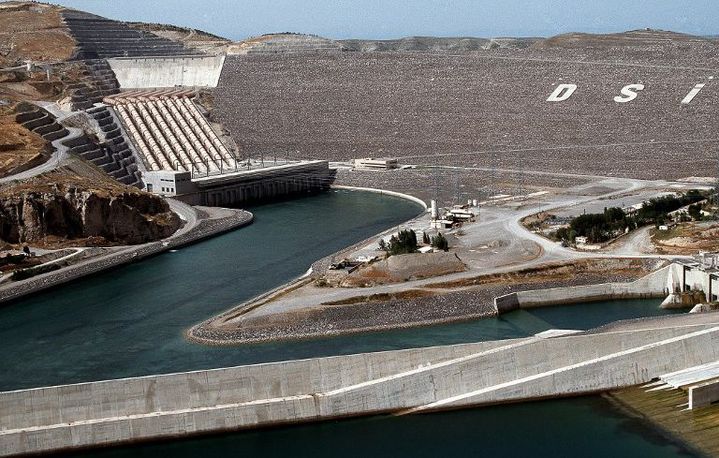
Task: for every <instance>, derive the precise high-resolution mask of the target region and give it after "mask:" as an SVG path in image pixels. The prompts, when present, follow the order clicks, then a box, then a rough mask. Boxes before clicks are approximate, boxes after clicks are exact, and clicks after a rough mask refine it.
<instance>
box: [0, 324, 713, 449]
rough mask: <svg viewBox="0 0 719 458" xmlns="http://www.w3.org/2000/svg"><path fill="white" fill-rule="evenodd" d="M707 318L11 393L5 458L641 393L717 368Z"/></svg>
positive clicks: (4, 422)
mask: <svg viewBox="0 0 719 458" xmlns="http://www.w3.org/2000/svg"><path fill="white" fill-rule="evenodd" d="M707 317H709V315H707V316H705V317H692V318H691V321H690V322H689V323H686V322H681V323H680V324H681V326H676V325H674V324H673V323H674V322H675V321H673V320H666V319H665V320H662V321H660V322H659V323H657V324H656V325H649V326H647V325H644V326H642V327H639V328H637V329H625V330H619V331H614V332H605V333H596V334H580V335H571V336H564V337H555V338H540V337H530V338H525V339H516V340H505V341H493V342H483V343H476V344H464V345H453V346H444V347H430V348H419V349H410V350H398V351H390V352H378V353H367V354H359V355H350V356H339V357H329V358H316V359H308V360H299V361H287V362H279V363H269V364H258V365H251V366H240V367H233V368H224V369H215V370H207V371H197V372H188V373H180V374H170V375H158V376H149V377H137V378H127V379H120V380H108V381H102V382H93V383H82V384H75V385H64V386H55V387H46V388H38V389H30V390H19V391H11V392H4V393H0V455H3V456H9V455H14V454H22V453H31V452H42V451H48V450H58V449H67V448H73V447H88V446H94V445H101V444H104V445H107V444H115V443H122V442H129V441H137V440H149V439H156V438H162V437H173V436H185V435H192V434H200V433H208V432H214V431H223V430H233V429H241V428H252V427H257V426H262V425H271V424H283V423H295V422H303V421H317V420H322V419H329V418H337V417H343V416H358V415H368V414H373V413H382V412H394V413H413V412H418V411H429V410H435V409H446V408H457V407H463V406H470V405H482V404H493V403H501V402H509V401H519V400H526V399H536V398H543V397H550V396H569V395H578V394H583V393H590V392H596V391H601V390H607V389H611V388H616V387H622V386H628V385H635V384H639V383H645V382H648V381H650V380H652V379H653V378H655V377H658V376H659V375H660V374H664V373H667V372H671V371H676V370H681V369H684V368H688V367H691V366H695V365H698V364H706V363H708V362H711V361H716V360H717V359H719V345H717V344H718V343H719V326H717V323H716V321H719V318H714V317H709V318H707ZM681 318H682V319H683V320H686V317H681Z"/></svg>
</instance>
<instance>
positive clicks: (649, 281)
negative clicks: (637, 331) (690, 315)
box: [516, 265, 679, 308]
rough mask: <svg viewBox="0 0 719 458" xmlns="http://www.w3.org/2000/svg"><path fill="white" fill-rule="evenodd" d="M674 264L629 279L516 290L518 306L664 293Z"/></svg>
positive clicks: (668, 290) (666, 293) (662, 294)
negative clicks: (627, 280)
mask: <svg viewBox="0 0 719 458" xmlns="http://www.w3.org/2000/svg"><path fill="white" fill-rule="evenodd" d="M678 268H679V266H677V265H669V266H666V267H663V268H661V269H659V270H657V271H656V272H652V273H650V274H649V275H646V276H645V277H642V278H640V279H639V280H636V281H633V282H630V283H601V284H598V285H582V286H566V287H559V288H548V289H541V290H529V291H520V292H517V298H516V299H517V301H518V303H519V308H533V307H546V306H548V305H559V304H568V303H575V302H588V301H601V300H607V299H631V298H649V297H657V298H658V297H662V298H663V297H666V296H667V295H668V294H669V293H670V292H671V287H670V283H671V274H672V272H674V271H676V270H677V269H678Z"/></svg>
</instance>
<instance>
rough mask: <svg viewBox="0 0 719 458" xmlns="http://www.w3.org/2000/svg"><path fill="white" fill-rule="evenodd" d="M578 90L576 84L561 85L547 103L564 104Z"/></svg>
mask: <svg viewBox="0 0 719 458" xmlns="http://www.w3.org/2000/svg"><path fill="white" fill-rule="evenodd" d="M576 90H577V85H576V84H560V85H559V86H557V88H556V89H555V90H554V92H552V94H551V95H550V96H549V98H548V99H547V102H563V101H565V100H567V99H568V98H569V97H571V96H572V94H574V91H576Z"/></svg>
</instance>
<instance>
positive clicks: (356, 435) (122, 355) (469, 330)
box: [0, 191, 688, 457]
mask: <svg viewBox="0 0 719 458" xmlns="http://www.w3.org/2000/svg"><path fill="white" fill-rule="evenodd" d="M251 210H252V211H253V212H254V213H255V216H256V220H255V222H254V223H253V224H252V225H251V226H248V227H246V228H243V229H240V230H237V231H234V232H231V233H228V234H225V235H222V236H220V237H216V238H213V239H210V240H207V241H204V242H202V243H198V244H196V245H192V246H189V247H186V248H183V249H180V250H178V251H177V252H170V253H165V254H162V255H159V256H156V257H154V258H151V259H147V260H144V261H141V262H138V263H135V264H131V265H128V266H125V267H121V268H118V269H115V270H112V271H109V272H106V273H103V274H98V275H95V276H93V277H90V278H87V279H84V280H81V281H77V282H74V283H71V284H68V285H66V286H63V287H60V288H56V289H54V290H52V291H50V292H45V293H40V294H37V295H35V296H33V297H30V298H28V299H24V300H19V301H16V302H14V303H12V304H9V305H7V306H3V307H0V342H2V343H3V350H4V351H3V353H2V356H0V368H2V369H0V390H11V389H19V388H28V387H36V386H43V385H52V384H64V383H75V382H82V381H90V380H98V379H106V378H117V377H127V376H135V375H146V374H152V373H168V372H177V371H184V370H194V369H204V368H212V367H222V366H228V365H238V364H248V363H256V362H265V361H277V360H284V359H294V358H306V357H313V356H324V355H338V354H349V353H358V352H365V351H376V350H388V349H396V348H408V347H417V346H429V345H440V344H451V343H461V342H473V341H479V340H491V339H502V338H511V337H521V336H527V335H531V334H534V333H537V332H540V331H542V330H545V329H549V328H573V329H587V328H590V327H594V326H598V325H601V324H604V323H607V322H610V321H614V320H617V319H624V318H633V317H638V316H649V315H657V314H660V313H663V312H662V311H660V310H659V309H658V307H657V306H658V302H657V301H614V302H609V303H594V304H582V305H573V306H563V307H556V308H545V309H538V310H535V311H532V312H527V311H519V312H513V313H509V314H506V315H503V316H502V317H501V318H496V319H494V318H493V319H486V320H480V321H474V322H468V323H460V324H450V325H441V326H432V327H426V328H419V329H409V330H399V331H392V332H382V333H370V334H364V335H354V336H345V337H338V338H332V339H321V340H311V341H302V342H285V343H276V344H261V345H251V346H241V347H226V348H225V347H206V346H200V345H195V344H190V343H188V342H187V341H186V340H185V339H184V338H183V334H182V333H183V331H184V330H185V329H186V328H187V327H189V326H191V325H193V324H195V323H197V322H199V321H202V320H204V319H206V318H208V317H209V316H211V315H213V314H215V313H217V312H219V311H222V310H225V309H227V308H229V307H231V306H232V305H235V304H237V303H238V302H241V301H243V300H246V299H248V298H251V297H253V296H255V295H257V294H259V293H261V292H263V291H266V290H268V289H270V288H273V287H275V286H278V285H280V284H282V283H284V282H286V281H288V280H290V279H291V278H294V277H296V276H298V275H301V274H302V273H304V272H305V271H306V270H307V268H308V266H309V265H310V264H311V263H312V262H313V261H314V260H316V259H318V258H320V257H322V256H324V255H327V254H329V253H331V252H334V251H336V250H338V249H340V248H342V247H344V246H347V245H350V244H352V243H354V242H356V241H358V240H361V239H363V238H366V237H368V236H371V235H372V234H375V233H377V232H380V231H381V230H384V229H386V228H388V227H392V226H395V225H398V224H401V222H402V221H406V220H407V219H409V218H411V217H412V216H414V215H416V214H417V213H418V211H419V207H418V206H417V205H415V204H412V203H409V202H407V201H404V200H401V199H397V198H390V197H386V196H379V195H375V194H369V193H360V192H350V191H333V192H329V193H327V194H323V195H319V196H315V197H309V198H305V199H298V200H292V201H287V202H280V203H273V204H268V205H264V206H260V207H257V208H253V209H251ZM88 453H89V454H90V455H98V456H106V455H107V456H150V455H154V454H158V453H164V454H169V455H171V456H196V455H197V454H200V453H203V454H209V456H214V455H219V454H220V453H222V454H238V455H245V456H286V455H289V454H291V455H292V456H320V457H322V456H336V455H339V454H342V455H344V456H369V455H378V456H415V457H416V456H474V455H483V456H579V455H581V456H657V457H659V456H676V455H677V454H679V453H688V452H687V451H686V450H682V449H681V448H680V447H679V446H678V445H677V444H675V443H672V442H668V441H666V440H664V439H663V438H661V437H660V436H659V435H657V434H656V433H655V432H654V431H653V430H651V429H650V428H649V427H648V426H647V425H645V424H644V423H642V422H639V421H637V420H634V419H630V418H628V417H626V416H624V415H622V414H620V413H618V411H616V410H615V409H613V408H611V406H609V404H608V403H607V402H606V401H604V400H603V399H602V398H599V397H584V398H576V399H570V400H553V401H543V402H535V403H525V404H518V405H510V406H501V407H491V408H482V409H470V410H464V411H457V412H446V413H439V414H431V415H419V416H409V417H401V418H398V417H372V418H366V419H354V420H345V421H332V422H324V423H318V424H309V425H301V426H294V427H284V428H275V429H269V430H259V431H249V432H240V433H235V434H229V435H222V436H212V437H208V438H199V439H192V440H183V441H172V442H167V443H159V444H150V445H141V446H132V447H121V448H116V449H108V450H99V451H93V452H88Z"/></svg>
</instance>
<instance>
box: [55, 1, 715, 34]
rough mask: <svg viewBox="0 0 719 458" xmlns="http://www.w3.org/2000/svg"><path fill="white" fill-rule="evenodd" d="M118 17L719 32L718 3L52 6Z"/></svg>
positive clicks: (209, 24)
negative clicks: (68, 7)
mask: <svg viewBox="0 0 719 458" xmlns="http://www.w3.org/2000/svg"><path fill="white" fill-rule="evenodd" d="M51 1H53V2H54V3H60V4H62V5H66V6H70V7H74V8H79V9H83V10H86V11H91V12H93V13H97V14H100V15H103V16H107V17H110V18H113V19H123V20H132V21H145V22H162V23H172V24H177V25H183V26H188V27H193V28H198V29H203V30H206V31H208V32H212V33H215V34H218V35H222V36H225V37H227V38H232V39H241V38H245V37H248V36H254V35H260V34H263V33H270V32H303V33H314V34H318V35H323V36H326V37H330V38H396V37H403V36H410V35H434V36H477V37H493V36H495V37H496V36H551V35H556V34H559V33H564V32H570V31H580V32H594V33H597V32H616V31H624V30H630V29H638V28H645V27H652V28H657V29H667V30H674V31H678V32H685V33H692V34H699V35H709V34H712V35H713V34H719V0H593V1H590V0H525V1H520V0H446V1H430V0H415V1H410V0H405V1H400V0H308V1H302V0H51Z"/></svg>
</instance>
